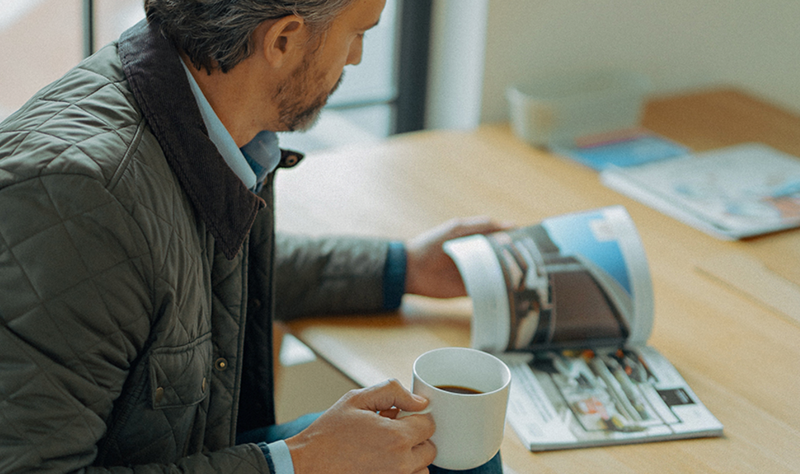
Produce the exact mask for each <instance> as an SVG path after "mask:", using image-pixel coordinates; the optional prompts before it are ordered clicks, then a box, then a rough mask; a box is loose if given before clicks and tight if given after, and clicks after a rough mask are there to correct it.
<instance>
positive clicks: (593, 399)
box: [445, 206, 722, 451]
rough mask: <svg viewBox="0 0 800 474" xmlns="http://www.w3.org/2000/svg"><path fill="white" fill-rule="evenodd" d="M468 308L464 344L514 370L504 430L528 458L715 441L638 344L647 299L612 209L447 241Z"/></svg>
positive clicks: (638, 248)
mask: <svg viewBox="0 0 800 474" xmlns="http://www.w3.org/2000/svg"><path fill="white" fill-rule="evenodd" d="M445 251H446V252H447V253H448V254H449V255H450V256H451V257H452V258H453V260H454V261H455V262H456V265H457V266H458V269H459V271H460V272H461V275H462V277H463V278H464V282H465V285H466V288H467V292H468V293H469V295H470V297H471V298H472V304H473V315H472V331H471V346H472V347H473V348H476V349H481V350H484V351H487V352H491V353H494V354H496V355H498V356H499V357H500V358H501V359H503V360H505V361H506V363H507V364H508V366H509V368H510V369H511V372H512V377H513V380H512V386H511V394H510V398H509V408H508V420H509V423H510V424H511V426H512V427H513V428H514V430H515V431H516V432H517V434H518V435H519V437H520V439H521V440H522V441H523V442H524V443H525V444H526V445H527V446H529V448H530V449H531V450H532V451H544V450H552V449H565V448H577V447H588V446H602V445H612V444H626V443H635V442H644V441H657V440H668V439H679V438H690V437H703V436H719V435H721V434H722V425H721V424H720V422H719V421H718V420H717V419H716V418H714V416H713V415H712V414H711V413H710V412H709V411H708V409H706V407H705V406H704V405H703V404H702V402H701V401H700V400H699V399H698V398H697V396H696V395H695V394H694V392H692V390H691V388H690V387H689V386H688V384H687V383H686V382H685V380H684V379H683V378H682V377H681V375H680V374H679V373H678V371H677V370H676V369H675V368H674V367H673V366H672V364H671V363H670V362H669V361H668V360H667V359H666V358H664V357H663V356H661V355H660V354H659V352H658V351H656V350H655V349H654V348H652V347H650V346H648V345H647V340H648V338H649V336H650V332H651V330H652V326H653V289H652V282H651V280H650V272H649V269H648V266H647V260H646V256H645V253H644V248H643V247H642V244H641V240H640V239H639V236H638V233H637V231H636V228H635V226H634V224H633V222H632V220H631V219H630V217H629V215H628V213H627V211H626V210H625V209H624V208H623V207H621V206H615V207H608V208H602V209H597V210H591V211H585V212H579V213H575V214H567V215H561V216H556V217H551V218H548V219H545V220H544V221H542V222H541V223H539V224H536V225H532V226H529V227H524V228H519V229H513V230H510V231H502V232H497V233H493V234H489V235H473V236H469V237H464V238H460V239H455V240H451V241H448V242H447V243H445Z"/></svg>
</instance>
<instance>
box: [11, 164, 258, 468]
mask: <svg viewBox="0 0 800 474" xmlns="http://www.w3.org/2000/svg"><path fill="white" fill-rule="evenodd" d="M0 173H2V170H0ZM56 179H59V180H61V181H59V182H57V183H56V182H54V181H53V180H56ZM6 184H7V186H6V187H2V186H0V472H3V473H19V472H30V471H37V472H52V473H65V472H86V471H91V472H102V471H103V469H100V468H91V467H90V466H91V465H92V464H93V463H94V462H95V459H96V457H97V454H98V446H99V444H100V442H101V440H102V439H103V438H104V436H105V434H106V426H107V425H106V423H107V421H108V419H109V417H110V415H111V413H112V409H113V407H114V403H115V400H116V399H117V398H118V397H119V396H120V394H121V393H123V391H125V390H126V381H127V380H128V376H129V375H130V373H131V370H132V366H133V363H134V361H136V360H137V357H138V356H139V354H140V353H141V351H142V349H143V348H144V347H145V345H146V344H147V340H148V338H149V332H150V325H151V321H150V317H151V315H152V314H154V308H153V302H152V295H153V286H154V282H153V280H154V276H153V275H154V273H155V272H154V271H153V269H152V263H151V259H150V255H149V251H148V246H147V245H146V242H145V239H144V238H143V236H142V233H141V231H140V230H139V229H138V228H137V225H136V223H135V222H134V221H133V220H132V219H131V218H130V216H129V215H128V214H127V213H126V211H125V210H124V209H122V208H121V206H120V205H119V203H118V202H117V201H116V200H115V199H114V198H113V196H111V195H110V194H109V193H108V192H107V191H106V190H105V188H104V187H103V185H102V183H100V182H98V181H97V180H94V179H90V178H87V177H85V176H81V175H79V174H74V175H67V176H66V177H65V176H64V175H62V176H60V177H48V176H39V177H35V178H31V179H26V180H23V181H20V182H16V183H14V184H8V181H6ZM178 470H183V471H186V472H197V473H203V472H208V473H212V472H235V473H257V472H269V468H268V462H267V459H265V456H264V455H263V454H262V452H261V450H260V449H259V448H258V447H257V446H256V445H254V444H250V445H243V446H234V447H231V448H228V449H224V450H220V451H215V452H211V453H203V454H197V455H193V456H189V457H186V458H183V459H178V460H177V461H175V462H174V463H173V464H171V465H166V464H164V465H158V464H150V465H141V466H129V467H126V468H115V469H114V472H117V473H122V472H142V473H145V472H147V473H150V472H176V471H178Z"/></svg>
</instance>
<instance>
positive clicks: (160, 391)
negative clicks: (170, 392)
mask: <svg viewBox="0 0 800 474" xmlns="http://www.w3.org/2000/svg"><path fill="white" fill-rule="evenodd" d="M163 399H164V387H158V388H157V389H156V396H155V401H156V403H161V400H163Z"/></svg>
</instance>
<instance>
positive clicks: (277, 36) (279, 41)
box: [262, 15, 308, 67]
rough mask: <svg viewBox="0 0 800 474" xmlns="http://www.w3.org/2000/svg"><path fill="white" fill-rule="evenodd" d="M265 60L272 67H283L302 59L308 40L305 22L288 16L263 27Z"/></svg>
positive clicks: (297, 17) (293, 16)
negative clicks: (302, 52)
mask: <svg viewBox="0 0 800 474" xmlns="http://www.w3.org/2000/svg"><path fill="white" fill-rule="evenodd" d="M262 27H263V28H265V30H262V31H263V38H262V47H263V50H262V51H263V54H264V58H265V59H266V60H267V62H268V63H269V64H270V65H271V66H272V67H281V66H283V65H285V64H286V63H287V62H288V63H292V62H294V61H296V60H297V59H299V58H301V57H302V54H298V53H299V52H301V51H303V50H304V46H305V45H306V42H307V40H308V29H307V27H306V24H305V21H303V19H302V18H300V17H299V16H297V15H288V16H285V17H282V18H279V19H277V20H274V21H272V22H266V23H265V24H264V25H262Z"/></svg>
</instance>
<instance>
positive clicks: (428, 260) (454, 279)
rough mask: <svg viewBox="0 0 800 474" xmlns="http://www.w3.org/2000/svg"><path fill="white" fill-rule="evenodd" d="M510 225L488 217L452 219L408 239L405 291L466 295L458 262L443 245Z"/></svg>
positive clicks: (435, 296)
mask: <svg viewBox="0 0 800 474" xmlns="http://www.w3.org/2000/svg"><path fill="white" fill-rule="evenodd" d="M511 227H512V225H511V224H500V223H498V222H495V221H493V220H491V219H489V218H488V217H471V218H468V219H453V220H450V221H447V222H445V223H444V224H442V225H440V226H438V227H435V228H433V229H431V230H430V231H428V232H425V233H424V234H421V235H419V236H417V237H415V238H413V239H411V240H410V241H408V242H406V255H407V257H406V258H407V262H406V293H412V294H415V295H422V296H432V297H434V298H455V297H457V296H466V295H467V291H466V289H465V288H464V281H463V280H462V279H461V275H460V274H459V273H458V269H457V268H456V264H455V263H454V262H453V260H452V259H451V258H450V257H449V256H448V255H447V254H446V253H444V250H442V244H444V243H445V242H446V241H448V240H450V239H455V238H458V237H464V236H467V235H472V234H489V233H492V232H497V231H499V230H506V229H509V228H511Z"/></svg>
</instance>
